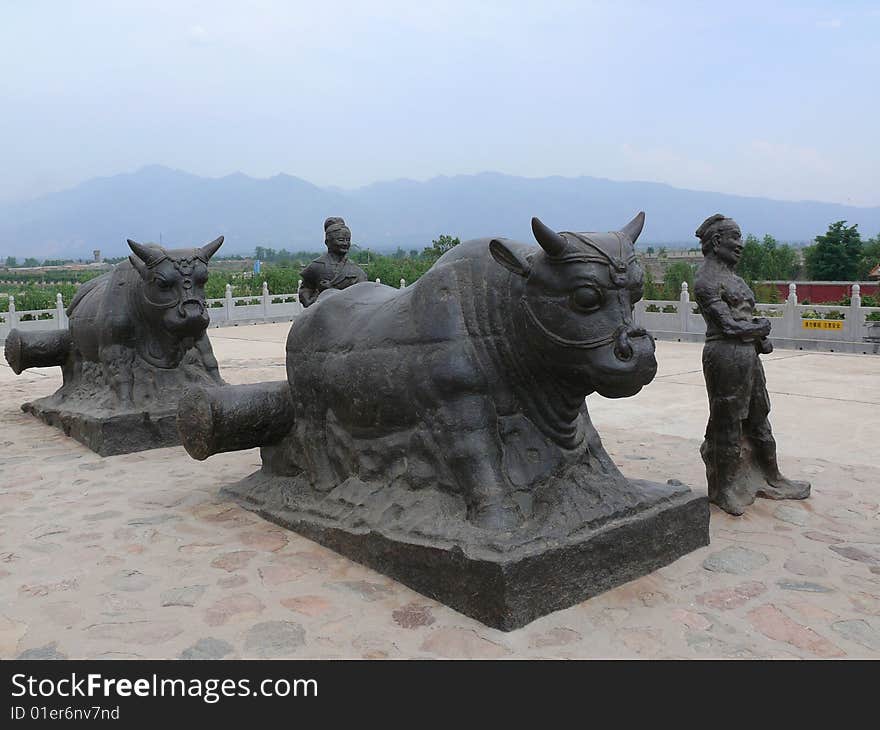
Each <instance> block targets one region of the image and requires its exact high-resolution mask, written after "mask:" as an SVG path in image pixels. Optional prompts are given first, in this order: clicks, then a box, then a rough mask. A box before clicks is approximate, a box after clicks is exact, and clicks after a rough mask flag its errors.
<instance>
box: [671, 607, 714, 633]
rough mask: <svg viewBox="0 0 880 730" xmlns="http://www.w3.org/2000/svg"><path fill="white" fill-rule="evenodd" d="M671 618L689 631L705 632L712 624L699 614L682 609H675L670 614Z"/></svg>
mask: <svg viewBox="0 0 880 730" xmlns="http://www.w3.org/2000/svg"><path fill="white" fill-rule="evenodd" d="M672 618H673V619H674V620H676V621H678V622H679V623H681V624H684V625H685V626H687V627H688V628H689V629H694V630H696V631H707V630H708V629H711V628H712V622H711V621H710V620H709V619H707V618H706V617H705V616H704V615H703V614H701V613H695V612H694V611H688V610H686V609H684V608H676V609H675V610H674V611H673V612H672Z"/></svg>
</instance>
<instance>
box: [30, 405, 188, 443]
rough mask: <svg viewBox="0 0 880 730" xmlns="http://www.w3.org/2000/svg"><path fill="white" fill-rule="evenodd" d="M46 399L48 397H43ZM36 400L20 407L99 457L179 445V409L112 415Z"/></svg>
mask: <svg viewBox="0 0 880 730" xmlns="http://www.w3.org/2000/svg"><path fill="white" fill-rule="evenodd" d="M42 400H45V399H42ZM42 400H36V401H33V402H31V403H25V404H24V405H22V407H21V409H22V410H23V411H24V412H25V413H31V414H33V415H34V416H36V417H37V418H39V419H40V420H41V421H43V422H44V423H47V424H49V425H50V426H54V427H56V428H60V429H61V430H62V431H64V433H65V435H67V436H70V437H71V438H75V439H76V440H77V441H79V442H80V443H81V444H83V445H85V446H87V447H88V448H90V449H91V450H92V451H94V452H95V453H96V454H99V455H100V456H113V455H115V454H130V453H132V452H134V451H146V450H148V449H161V448H165V447H166V446H177V445H178V444H180V436H179V435H178V433H177V410H176V408H173V409H170V410H167V411H164V412H158V413H157V412H150V411H128V412H122V413H117V414H113V415H109V416H99V415H96V414H94V413H86V412H83V411H78V410H72V409H70V408H63V407H58V406H56V405H50V404H46V403H43V402H42Z"/></svg>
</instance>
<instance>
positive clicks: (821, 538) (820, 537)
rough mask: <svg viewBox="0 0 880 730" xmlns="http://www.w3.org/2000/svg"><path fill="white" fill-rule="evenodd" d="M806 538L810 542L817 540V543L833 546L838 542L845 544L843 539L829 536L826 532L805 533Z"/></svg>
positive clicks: (812, 531) (811, 531)
mask: <svg viewBox="0 0 880 730" xmlns="http://www.w3.org/2000/svg"><path fill="white" fill-rule="evenodd" d="M804 537H805V538H807V539H808V540H815V541H816V542H827V543H830V544H832V545H833V544H835V543H838V542H843V538H841V537H835V536H834V535H829V534H827V533H825V532H816V531H814V530H810V531H808V532H805V533H804Z"/></svg>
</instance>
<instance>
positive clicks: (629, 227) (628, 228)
mask: <svg viewBox="0 0 880 730" xmlns="http://www.w3.org/2000/svg"><path fill="white" fill-rule="evenodd" d="M644 227H645V212H644V211H641V212H640V213H639V214H638V215H637V216H636V217H635V218H633V219H632V220H631V221H630V222H629V223H627V224H626V225H625V226H624V227H623V228H622V229H621V230H620V232H621V233H622V234H623V235H624V236H626V237H627V238H628V239H629V240H630V241H632V242H633V243H635V242H636V239H637V238H638V237H639V234H641V232H642V228H644Z"/></svg>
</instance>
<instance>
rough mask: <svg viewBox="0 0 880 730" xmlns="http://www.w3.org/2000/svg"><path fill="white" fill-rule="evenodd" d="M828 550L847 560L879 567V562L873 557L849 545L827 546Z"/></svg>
mask: <svg viewBox="0 0 880 730" xmlns="http://www.w3.org/2000/svg"><path fill="white" fill-rule="evenodd" d="M828 549H829V550H833V551H834V552H836V553H837V554H838V555H842V556H843V557H844V558H847V559H848V560H857V561H858V562H860V563H868V564H869V565H880V560H878V559H877V558H876V557H875V556H874V555H871V553H866V552H865V551H864V550H860V549H859V548H857V547H852V546H851V545H829V547H828Z"/></svg>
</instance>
